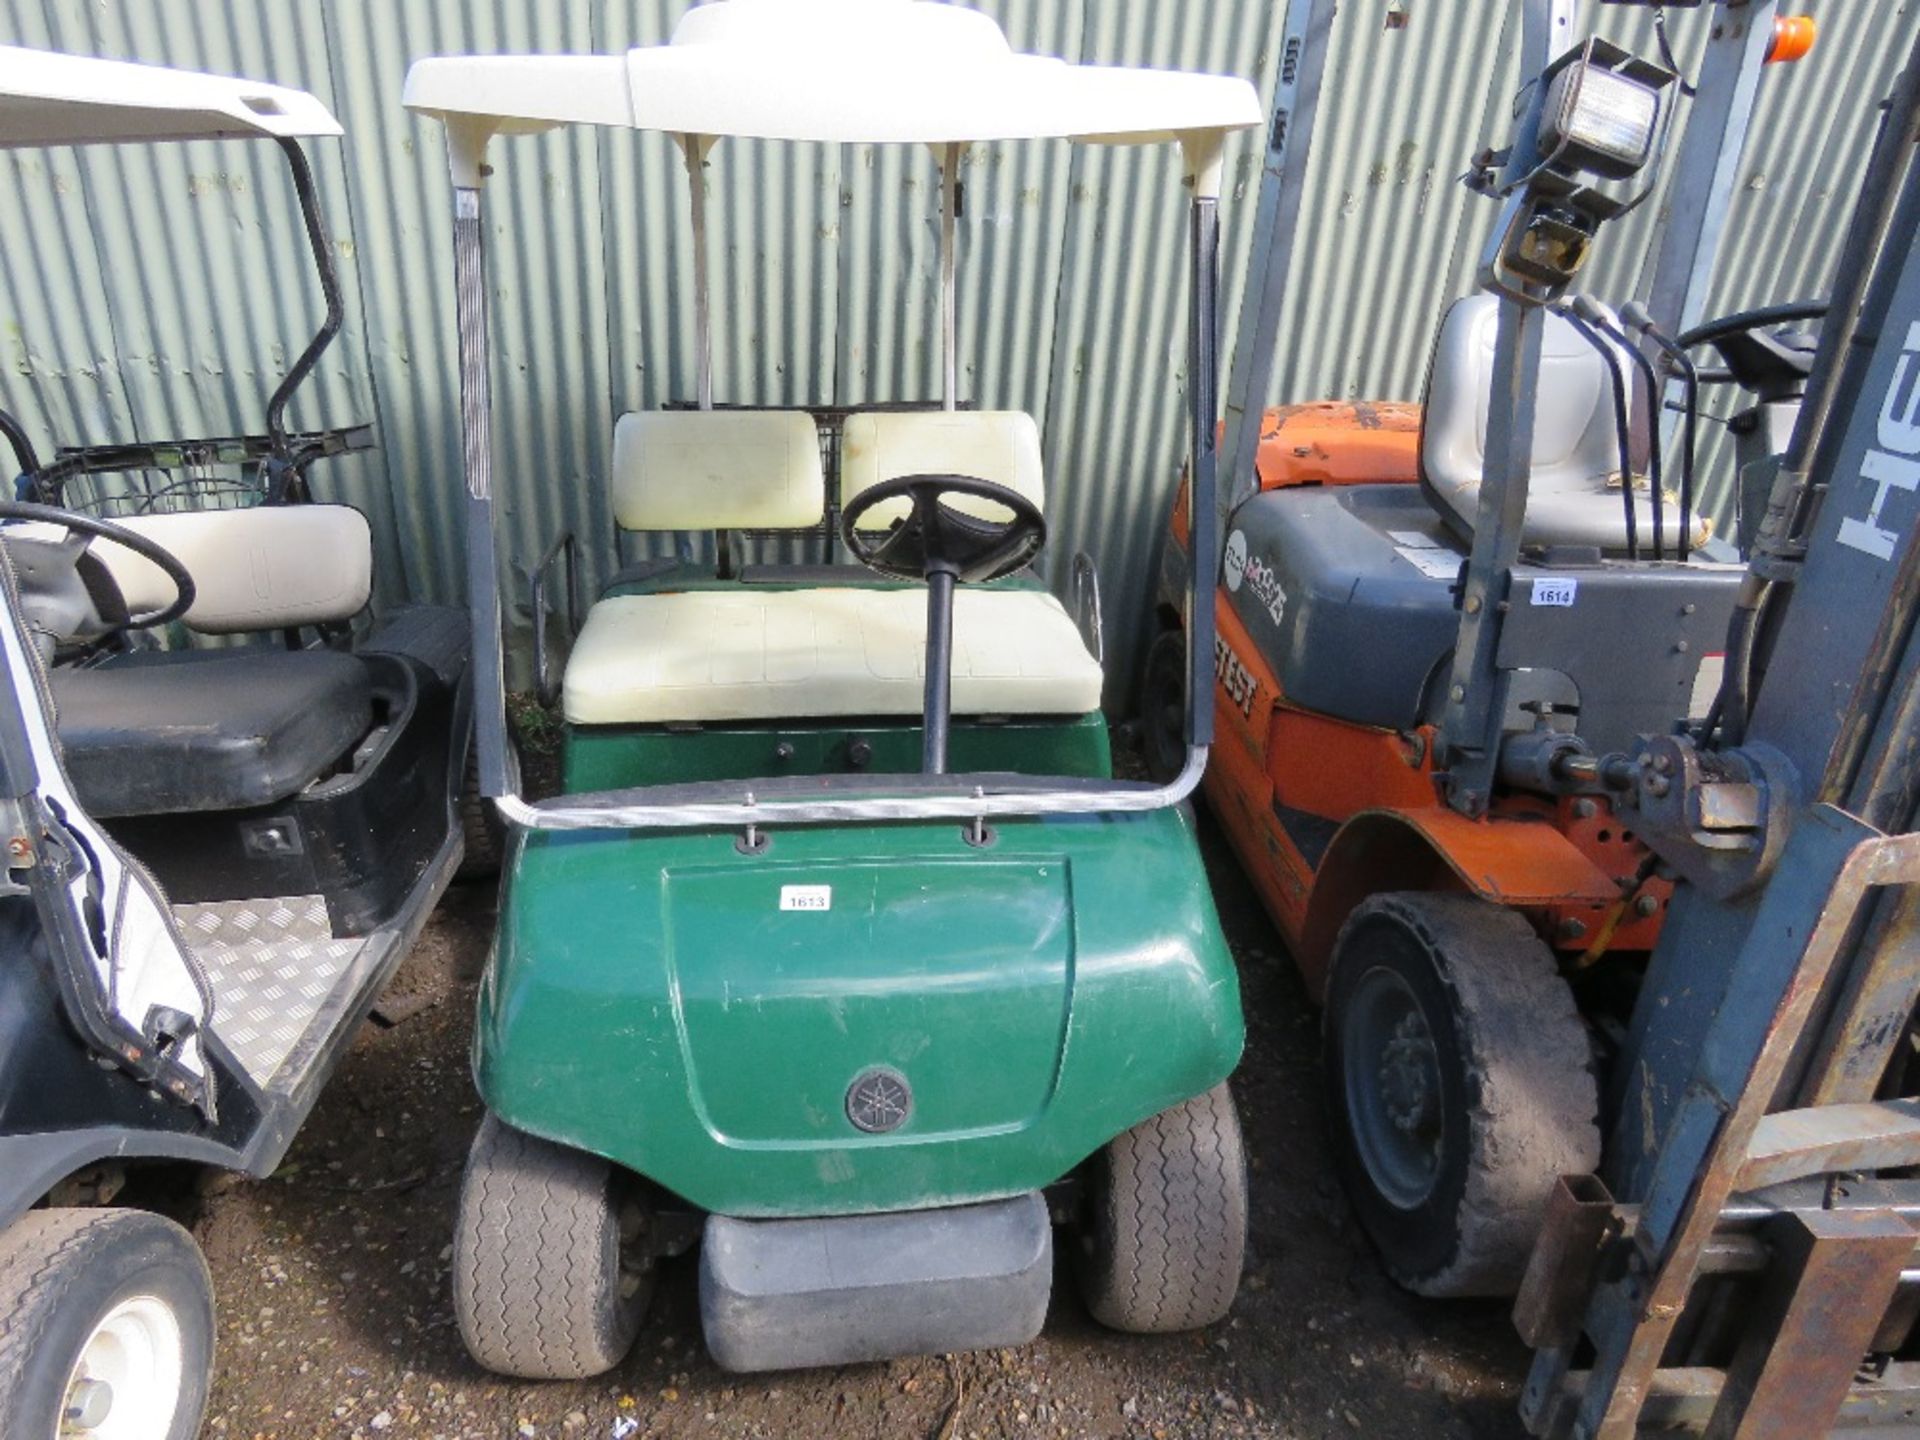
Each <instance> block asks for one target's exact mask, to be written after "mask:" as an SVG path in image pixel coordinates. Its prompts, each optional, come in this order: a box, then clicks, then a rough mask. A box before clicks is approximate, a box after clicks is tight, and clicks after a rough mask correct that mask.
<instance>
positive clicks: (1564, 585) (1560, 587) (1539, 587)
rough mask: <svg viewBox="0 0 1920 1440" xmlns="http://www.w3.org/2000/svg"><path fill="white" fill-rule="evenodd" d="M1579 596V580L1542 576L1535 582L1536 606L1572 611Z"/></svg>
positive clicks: (1534, 598) (1534, 600)
mask: <svg viewBox="0 0 1920 1440" xmlns="http://www.w3.org/2000/svg"><path fill="white" fill-rule="evenodd" d="M1579 594H1580V582H1579V581H1578V580H1570V579H1564V578H1561V577H1559V576H1548V575H1541V576H1538V577H1536V578H1535V580H1534V582H1533V603H1534V604H1536V605H1555V606H1559V607H1560V608H1562V609H1571V608H1572V606H1573V602H1574V600H1575V599H1576V598H1578V596H1579Z"/></svg>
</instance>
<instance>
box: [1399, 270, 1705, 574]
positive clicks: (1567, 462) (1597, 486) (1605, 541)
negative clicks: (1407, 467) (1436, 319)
mask: <svg viewBox="0 0 1920 1440" xmlns="http://www.w3.org/2000/svg"><path fill="white" fill-rule="evenodd" d="M1499 328H1500V302H1499V298H1498V297H1497V296H1494V295H1485V294H1481V295H1469V296H1467V297H1466V298H1465V299H1464V300H1459V301H1456V302H1455V303H1454V304H1453V306H1452V307H1451V308H1450V309H1449V310H1448V311H1447V314H1446V318H1445V319H1444V320H1442V321H1441V323H1440V335H1439V338H1438V340H1437V341H1436V342H1435V346H1434V354H1433V368H1432V370H1431V371H1430V372H1429V375H1428V379H1427V400H1426V412H1425V418H1424V420H1423V421H1422V425H1421V434H1420V471H1421V479H1422V480H1423V481H1425V483H1426V485H1427V489H1428V492H1429V493H1430V494H1431V495H1432V496H1433V497H1434V498H1435V499H1436V500H1437V501H1438V502H1439V508H1440V510H1441V514H1442V516H1443V518H1447V519H1450V520H1451V521H1453V522H1454V523H1455V524H1456V525H1457V526H1458V527H1459V528H1460V529H1461V530H1462V532H1463V533H1465V534H1468V535H1471V534H1472V533H1473V525H1474V519H1475V514H1476V512H1477V510H1478V508H1479V503H1480V481H1481V476H1482V474H1483V472H1484V467H1485V464H1486V452H1487V417H1488V412H1489V410H1490V408H1491V400H1492V394H1493V352H1494V341H1495V337H1496V335H1497V334H1498V332H1499ZM1544 329H1545V333H1544V334H1543V336H1542V338H1541V344H1540V387H1539V398H1538V402H1537V403H1538V408H1537V410H1536V415H1535V420H1534V429H1533V471H1532V477H1531V479H1530V480H1529V482H1528V486H1527V516H1526V527H1525V531H1524V538H1525V540H1526V542H1527V543H1529V544H1534V545H1594V546H1598V547H1599V548H1600V549H1601V550H1603V551H1607V552H1615V551H1621V550H1625V549H1626V548H1627V521H1626V513H1625V509H1626V507H1625V505H1624V504H1623V502H1622V497H1621V493H1620V444H1619V438H1618V430H1617V427H1616V425H1615V423H1614V403H1613V376H1612V374H1611V373H1610V371H1609V368H1608V366H1607V362H1606V360H1605V359H1604V358H1603V357H1602V355H1601V352H1600V351H1598V350H1596V349H1595V348H1594V346H1593V345H1592V344H1591V343H1589V342H1588V341H1587V339H1586V338H1585V337H1584V336H1582V335H1581V334H1580V333H1579V332H1578V331H1577V330H1575V329H1574V327H1573V325H1572V324H1570V323H1569V322H1568V321H1567V320H1566V319H1565V318H1564V317H1562V316H1560V315H1557V314H1553V313H1549V314H1548V315H1547V316H1546V325H1545V327H1544ZM1610 348H1611V349H1612V350H1613V352H1614V353H1615V354H1616V355H1617V356H1618V358H1619V361H1620V366H1621V371H1622V374H1623V375H1624V376H1625V377H1626V379H1627V395H1628V407H1629V409H1628V413H1629V415H1630V416H1631V415H1633V414H1635V413H1637V412H1638V410H1639V409H1640V406H1639V404H1638V403H1637V402H1638V398H1639V387H1638V384H1637V382H1636V380H1635V378H1634V377H1635V370H1634V367H1633V362H1632V360H1631V358H1630V357H1629V356H1628V354H1627V353H1626V352H1625V351H1624V350H1622V349H1621V348H1620V347H1619V346H1617V345H1611V346H1610ZM1634 509H1635V516H1636V522H1637V526H1638V539H1639V543H1640V547H1641V548H1642V550H1645V549H1646V548H1647V547H1649V546H1650V545H1651V544H1652V540H1653V506H1652V503H1651V500H1650V499H1649V497H1648V496H1647V495H1646V494H1645V493H1644V492H1642V493H1637V494H1636V496H1635V500H1634ZM1709 529H1710V527H1709V526H1708V525H1706V524H1705V522H1703V521H1700V520H1699V519H1698V517H1696V519H1695V534H1694V536H1693V543H1694V544H1699V543H1700V542H1701V541H1703V540H1705V539H1706V537H1707V534H1708V532H1709ZM1665 533H1666V538H1667V543H1668V544H1669V545H1672V544H1674V543H1675V542H1676V541H1677V540H1678V538H1679V533H1680V510H1679V506H1678V505H1677V504H1675V503H1672V502H1671V501H1669V502H1668V503H1667V504H1666V506H1665Z"/></svg>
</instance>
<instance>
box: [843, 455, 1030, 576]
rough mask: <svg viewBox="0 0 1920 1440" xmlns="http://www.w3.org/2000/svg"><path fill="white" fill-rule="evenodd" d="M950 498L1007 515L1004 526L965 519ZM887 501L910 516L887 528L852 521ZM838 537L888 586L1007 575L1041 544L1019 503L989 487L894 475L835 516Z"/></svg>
mask: <svg viewBox="0 0 1920 1440" xmlns="http://www.w3.org/2000/svg"><path fill="white" fill-rule="evenodd" d="M955 496H966V497H969V498H971V499H975V500H986V501H989V502H991V503H992V504H995V505H998V506H1000V507H1002V508H1003V509H1005V510H1007V511H1008V512H1010V513H1009V515H1008V518H1007V519H1005V520H990V519H984V518H982V517H981V516H978V515H969V514H967V513H966V512H965V511H963V510H958V509H955V508H954V507H953V506H952V505H950V504H948V503H947V501H948V500H949V498H951V497H955ZM889 500H906V501H908V502H909V503H910V504H911V505H912V509H911V510H909V511H908V513H907V516H906V518H905V519H903V520H901V521H899V522H898V523H897V524H895V525H894V526H893V527H892V528H891V529H888V530H862V529H861V528H860V522H861V521H862V520H864V519H865V518H866V517H867V516H868V515H869V514H871V513H872V512H873V510H874V509H875V508H876V507H878V506H881V505H884V504H886V503H887V502H888V501H889ZM840 533H841V536H842V538H843V539H845V541H846V542H847V548H848V549H849V550H851V551H852V552H853V555H854V558H855V559H856V560H858V561H859V562H860V563H861V564H862V565H865V566H866V567H867V568H868V569H869V570H877V571H878V572H879V573H880V574H882V575H886V576H889V577H891V578H893V579H895V580H924V579H926V578H927V577H929V576H931V575H934V574H946V575H951V576H952V577H953V578H954V579H955V580H958V581H959V582H960V583H961V584H963V585H977V584H980V583H981V582H983V581H987V580H998V579H999V578H1000V577H1001V576H1003V575H1011V574H1012V573H1013V572H1014V571H1016V570H1018V569H1020V568H1021V567H1022V566H1024V565H1026V564H1027V563H1028V562H1029V561H1031V560H1032V559H1033V557H1034V556H1035V555H1038V554H1039V553H1040V551H1041V548H1042V547H1043V546H1045V545H1046V543H1047V522H1046V519H1045V517H1044V516H1042V515H1041V513H1040V507H1039V506H1037V505H1035V504H1034V503H1033V502H1032V501H1031V500H1029V499H1028V498H1027V497H1026V496H1024V495H1022V494H1021V493H1020V492H1019V491H1018V490H1014V489H1011V488H1009V487H1008V486H1005V485H997V484H995V483H994V482H993V481H991V480H980V479H977V478H975V477H974V476H971V475H902V476H900V477H899V478H898V479H894V480H883V481H881V482H880V483H879V484H878V485H875V486H872V487H871V488H870V489H866V490H862V491H861V492H860V493H859V494H858V495H857V496H855V497H854V498H853V499H852V500H851V501H849V502H848V503H847V506H846V509H845V510H844V511H842V512H841V516H840Z"/></svg>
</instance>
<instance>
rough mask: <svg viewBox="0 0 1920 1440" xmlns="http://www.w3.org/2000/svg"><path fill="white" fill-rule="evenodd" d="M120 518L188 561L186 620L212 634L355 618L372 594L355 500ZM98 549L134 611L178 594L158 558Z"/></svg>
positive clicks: (108, 545)
mask: <svg viewBox="0 0 1920 1440" xmlns="http://www.w3.org/2000/svg"><path fill="white" fill-rule="evenodd" d="M115 523H116V524H120V525H124V526H126V528H127V529H129V530H136V531H138V532H139V533H140V534H142V535H144V536H146V537H147V538H148V539H149V540H151V541H153V542H154V543H155V544H156V545H158V546H160V548H161V549H163V550H165V551H166V552H167V553H168V554H170V555H172V556H173V557H174V558H175V559H176V560H178V561H179V562H180V563H181V564H182V565H184V566H186V567H187V573H188V574H190V575H192V576H193V585H194V601H193V608H192V609H190V610H188V611H187V613H186V615H185V617H184V619H185V621H186V623H187V625H188V626H189V627H190V628H192V629H194V630H198V631H200V632H201V633H202V634H205V635H242V634H245V633H247V632H249V631H253V630H281V629H286V628H288V627H297V626H301V625H320V624H326V623H331V622H336V621H343V620H351V619H352V618H353V617H354V616H355V615H358V614H359V613H360V612H361V611H362V610H364V609H366V606H367V600H368V598H369V597H370V596H371V595H372V593H373V532H372V530H371V529H370V528H369V527H368V525H367V517H366V516H364V515H362V514H361V513H360V512H359V511H358V510H355V509H353V508H352V507H351V506H348V505H254V506H249V507H247V508H246V509H241V510H192V511H183V512H181V513H178V514H172V515H137V516H132V517H129V518H126V519H120V518H118V517H116V518H115ZM92 553H93V554H94V555H95V556H97V557H98V558H99V559H100V561H101V563H102V564H104V565H105V566H106V567H107V570H108V572H109V573H110V574H111V575H112V576H113V579H114V583H115V584H116V585H118V586H119V587H120V593H121V594H122V595H123V596H125V597H126V601H127V608H128V609H130V610H132V611H134V612H135V613H138V612H140V611H142V610H153V609H156V608H158V607H159V606H162V605H165V604H167V603H168V602H169V601H170V600H172V599H173V593H174V590H173V582H172V581H171V580H169V579H167V577H166V575H165V573H164V572H162V571H161V569H160V567H159V566H157V565H155V564H154V563H153V562H152V561H151V560H146V559H143V558H142V557H140V556H138V555H136V554H134V553H133V551H131V550H129V549H127V548H126V547H125V546H124V545H115V544H113V543H112V542H110V541H104V540H101V541H95V542H94V545H93V549H92Z"/></svg>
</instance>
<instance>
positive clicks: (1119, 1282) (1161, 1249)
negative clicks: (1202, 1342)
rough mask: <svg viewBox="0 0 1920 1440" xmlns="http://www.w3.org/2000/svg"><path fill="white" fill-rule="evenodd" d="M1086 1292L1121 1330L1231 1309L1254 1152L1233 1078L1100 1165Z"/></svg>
mask: <svg viewBox="0 0 1920 1440" xmlns="http://www.w3.org/2000/svg"><path fill="white" fill-rule="evenodd" d="M1090 1178H1091V1180H1092V1191H1093V1193H1092V1195H1091V1197H1090V1199H1089V1204H1088V1214H1087V1219H1086V1221H1085V1222H1084V1223H1083V1225H1082V1228H1081V1234H1080V1244H1079V1246H1078V1247H1077V1252H1076V1253H1077V1255H1078V1258H1079V1276H1080V1293H1081V1295H1082V1297H1083V1298H1084V1299H1085V1300H1086V1303H1087V1309H1088V1310H1090V1311H1092V1312H1093V1318H1094V1319H1096V1320H1098V1321H1099V1322H1100V1323H1101V1324H1102V1325H1105V1326H1106V1327H1108V1328H1109V1329H1111V1330H1125V1331H1129V1332H1131V1333H1133V1334H1136V1335H1164V1334H1169V1333H1171V1332H1173V1331H1177V1330H1197V1329H1199V1328H1200V1327H1201V1326H1202V1325H1211V1324H1213V1323H1214V1322H1215V1321H1217V1320H1220V1319H1223V1318H1225V1316H1226V1313H1227V1310H1228V1309H1229V1307H1231V1306H1232V1304H1233V1297H1234V1295H1235V1293H1236V1292H1237V1291H1238V1290H1239V1288H1240V1270H1241V1266H1242V1265H1243V1263H1244V1262H1245V1260H1246V1250H1247V1161H1246V1152H1245V1150H1244V1149H1243V1148H1242V1146H1241V1143H1240V1119H1239V1116H1238V1115H1237V1114H1235V1112H1234V1108H1233V1096H1232V1095H1231V1094H1230V1093H1228V1090H1227V1087H1226V1084H1225V1083H1224V1082H1223V1083H1221V1084H1219V1085H1216V1086H1214V1087H1213V1089H1211V1090H1209V1091H1207V1092H1206V1094H1204V1095H1196V1096H1195V1097H1194V1098H1193V1099H1191V1100H1189V1101H1187V1102H1186V1103H1185V1104H1184V1105H1176V1106H1174V1107H1173V1108H1172V1109H1171V1110H1163V1111H1161V1112H1160V1113H1159V1114H1158V1115H1155V1116H1154V1117H1153V1118H1152V1119H1150V1120H1144V1121H1142V1122H1141V1123H1140V1124H1138V1125H1136V1126H1134V1127H1133V1129H1131V1130H1129V1131H1127V1133H1126V1134H1124V1135H1122V1136H1120V1137H1119V1138H1117V1139H1115V1140H1112V1141H1110V1142H1108V1144H1107V1146H1106V1148H1105V1149H1103V1150H1102V1151H1101V1152H1100V1153H1099V1154H1098V1155H1097V1156H1095V1157H1094V1161H1093V1164H1092V1166H1091V1167H1090Z"/></svg>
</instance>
